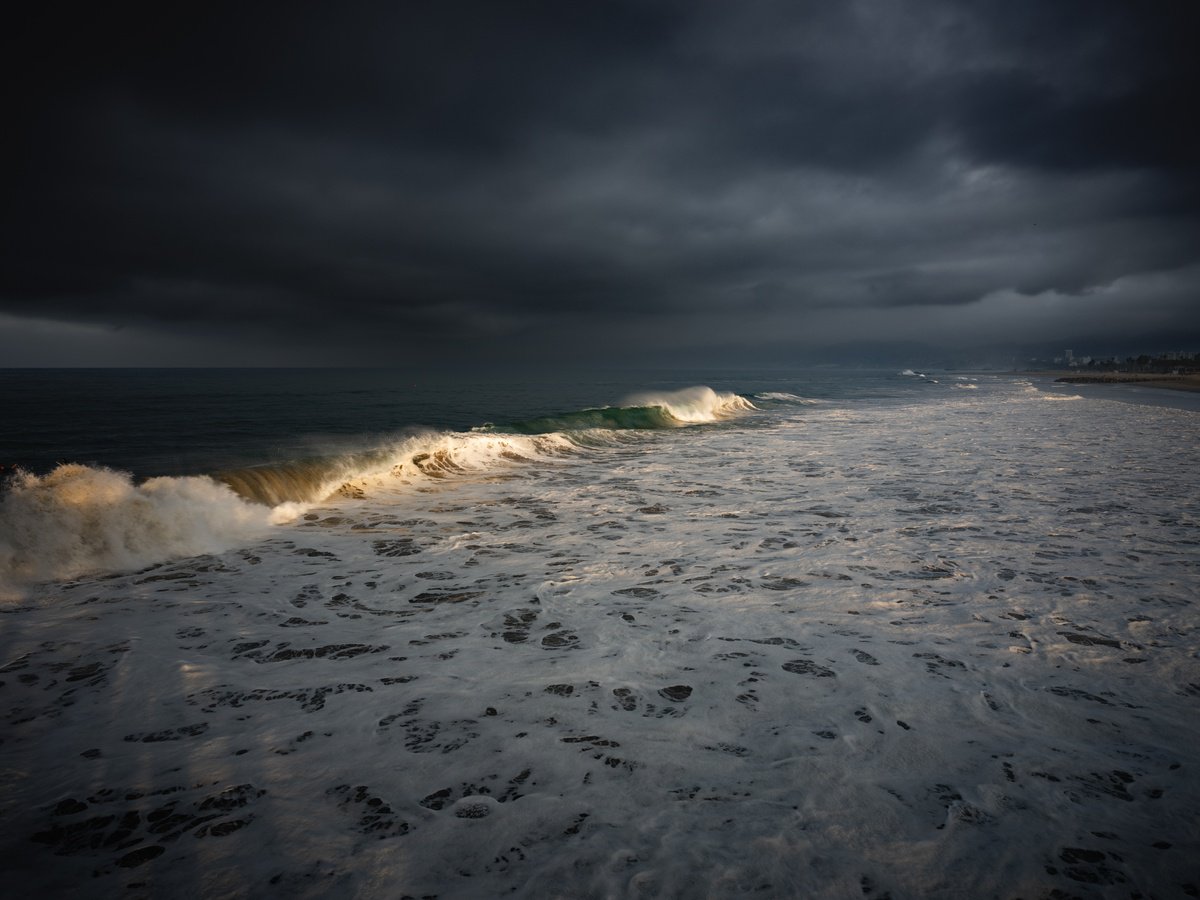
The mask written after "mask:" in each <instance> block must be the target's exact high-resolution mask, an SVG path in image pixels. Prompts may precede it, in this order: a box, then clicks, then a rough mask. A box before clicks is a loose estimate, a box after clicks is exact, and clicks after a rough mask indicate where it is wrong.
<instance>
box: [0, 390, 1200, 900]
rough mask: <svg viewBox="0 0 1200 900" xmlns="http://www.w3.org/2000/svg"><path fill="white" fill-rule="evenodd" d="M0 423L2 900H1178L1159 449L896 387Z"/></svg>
mask: <svg viewBox="0 0 1200 900" xmlns="http://www.w3.org/2000/svg"><path fill="white" fill-rule="evenodd" d="M4 386H5V388H6V395H7V396H8V397H9V398H16V399H15V400H14V404H11V405H10V409H15V412H12V413H11V414H10V415H9V416H8V418H7V420H6V428H7V431H6V432H5V437H4V439H3V441H2V442H0V445H2V447H3V453H4V454H5V459H2V460H0V462H4V463H8V464H18V465H19V466H20V467H21V468H20V470H19V471H18V472H17V474H15V475H14V476H12V477H11V478H10V480H9V482H8V485H7V487H6V490H5V493H4V496H3V500H2V501H0V504H2V505H0V572H2V573H3V575H2V577H3V581H4V587H3V589H2V590H3V592H4V595H5V598H6V599H5V600H4V601H3V602H2V604H0V698H3V703H0V713H2V714H3V717H4V718H3V721H4V730H3V737H2V743H0V816H2V818H0V821H2V822H3V825H2V826H0V834H2V840H0V855H2V858H3V860H4V863H5V876H4V879H5V885H6V887H7V888H9V889H12V890H15V891H16V892H17V893H18V894H20V895H34V894H37V893H41V894H49V895H64V896H65V895H70V894H78V893H79V892H80V891H84V890H86V892H87V893H88V894H89V896H116V895H122V896H139V895H142V896H164V895H168V896H169V895H184V894H188V895H193V894H194V895H204V896H243V895H250V894H253V895H256V896H258V895H267V896H280V897H291V896H314V897H315V896H331V895H332V896H364V897H375V896H378V897H401V896H413V897H420V896H438V897H492V896H503V895H515V896H530V897H608V896H614V897H681V896H688V897H692V896H695V897H730V896H742V895H753V896H772V897H774V896H778V897H794V896H813V897H864V896H866V897H873V898H881V897H885V896H890V897H892V898H894V900H898V898H901V897H968V896H969V897H1005V898H1014V897H1026V898H1034V897H1050V896H1062V897H1065V896H1080V897H1091V896H1098V897H1109V896H1111V897H1128V896H1139V895H1140V896H1146V897H1150V896H1155V897H1174V896H1189V895H1192V896H1194V895H1196V893H1197V892H1198V891H1200V878H1198V876H1197V874H1196V871H1197V870H1196V866H1195V859H1197V858H1200V839H1198V835H1197V828H1196V825H1195V821H1196V818H1195V810H1196V809H1197V808H1200V779H1198V778H1197V766H1198V765H1200V759H1198V755H1200V754H1198V751H1197V748H1198V747H1200V718H1198V717H1197V705H1198V703H1200V661H1198V660H1197V651H1198V648H1200V635H1198V633H1197V622H1196V612H1195V609H1196V607H1195V597H1196V596H1197V595H1198V594H1200V591H1198V590H1197V588H1198V587H1200V578H1198V571H1197V570H1198V564H1200V556H1198V554H1197V549H1198V546H1200V538H1198V532H1197V525H1198V523H1200V490H1198V488H1200V484H1198V482H1200V441H1198V440H1197V437H1198V436H1200V429H1198V428H1197V425H1198V423H1200V419H1198V418H1197V416H1198V413H1197V411H1196V409H1195V408H1194V405H1193V406H1192V407H1190V408H1174V406H1172V405H1170V404H1164V403H1158V402H1156V397H1157V394H1156V393H1155V392H1146V393H1144V394H1141V395H1138V396H1137V397H1135V398H1134V399H1137V400H1138V401H1139V402H1134V403H1130V402H1124V401H1125V400H1127V399H1128V398H1127V397H1122V398H1120V400H1117V399H1108V395H1105V394H1104V393H1103V392H1101V391H1080V390H1078V389H1077V388H1076V387H1075V386H1071V387H1070V388H1062V387H1058V388H1055V387H1054V386H1051V385H1043V384H1033V383H1030V382H1029V381H1028V380H1025V379H1021V378H1018V377H1014V376H971V375H958V376H956V375H953V374H948V373H936V374H935V373H918V372H913V371H907V372H904V373H896V372H888V373H859V374H856V375H852V376H847V375H844V374H836V373H828V372H816V373H814V372H807V373H727V374H726V375H724V376H723V377H721V378H714V377H711V375H710V376H709V377H704V376H703V375H702V374H701V373H682V374H679V375H671V376H669V377H668V376H664V375H662V374H660V373H640V374H638V375H637V377H636V378H635V377H633V376H628V375H622V376H619V377H618V376H597V377H592V378H589V379H582V378H581V379H577V380H574V381H569V382H559V383H554V384H546V383H544V382H543V381H539V380H538V379H532V378H531V379H526V380H518V379H512V380H509V381H489V382H486V383H484V382H473V381H471V380H468V379H464V380H461V381H458V382H453V383H450V382H444V381H436V382H435V381H433V380H431V379H422V378H421V377H419V376H414V375H412V374H411V373H387V372H385V373H380V372H312V371H310V372H264V373H254V372H190V373H189V372H177V373H170V372H158V373H136V372H96V373H82V374H81V373H67V372H49V373H43V374H40V375H32V374H30V373H7V374H6V375H5V381H4ZM1173 396H1177V395H1173ZM1175 405H1176V406H1178V405H1183V406H1185V407H1186V406H1187V404H1186V403H1183V404H1178V403H1176V404H1175Z"/></svg>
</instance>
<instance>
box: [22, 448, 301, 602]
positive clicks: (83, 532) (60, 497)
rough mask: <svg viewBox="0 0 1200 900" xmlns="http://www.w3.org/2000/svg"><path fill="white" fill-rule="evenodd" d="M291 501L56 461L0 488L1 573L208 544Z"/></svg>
mask: <svg viewBox="0 0 1200 900" xmlns="http://www.w3.org/2000/svg"><path fill="white" fill-rule="evenodd" d="M302 510H303V507H301V506H299V505H296V504H281V505H277V506H274V507H269V506H263V505H260V504H256V503H251V502H249V501H248V500H246V499H245V498H243V497H239V496H238V495H237V494H236V493H234V492H233V491H232V490H231V489H230V488H229V487H228V486H226V485H224V484H221V483H219V482H217V481H215V480H214V479H212V478H208V477H206V476H189V477H183V478H151V479H150V480H148V481H145V482H143V483H142V484H135V483H134V481H133V478H132V476H131V475H130V474H129V473H128V472H118V471H114V470H112V469H106V468H100V467H94V466H84V465H78V464H66V465H60V466H58V467H57V468H55V469H53V470H52V471H51V472H49V473H48V474H46V475H44V476H37V475H32V474H30V473H28V472H18V473H17V474H16V475H15V476H13V478H12V479H11V480H10V482H9V484H8V488H7V490H6V491H5V493H4V495H3V497H2V498H0V581H8V582H16V583H20V582H28V581H38V580H45V579H52V578H71V577H74V576H77V575H82V574H84V573H88V572H95V571H115V570H122V569H137V568H140V567H142V566H146V565H150V564H151V563H155V562H160V561H162V560H164V559H170V558H172V557H179V556H196V555H198V554H202V553H216V552H220V551H223V550H227V549H230V548H231V547H234V546H237V545H238V544H240V543H243V542H245V541H246V540H250V539H253V538H254V537H256V536H258V535H261V534H262V533H264V532H265V531H266V530H267V529H268V528H269V526H270V525H271V524H273V523H280V522H285V521H288V520H290V519H292V518H295V517H296V516H297V515H299V513H300V512H301V511H302Z"/></svg>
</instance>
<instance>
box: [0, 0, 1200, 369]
mask: <svg viewBox="0 0 1200 900" xmlns="http://www.w3.org/2000/svg"><path fill="white" fill-rule="evenodd" d="M408 6H411V5H405V6H404V7H401V6H398V5H391V4H388V5H385V4H380V5H378V6H372V5H365V4H350V5H341V4H339V5H338V7H337V9H336V10H335V9H334V8H333V7H332V6H329V7H317V6H315V5H313V6H308V5H297V4H290V5H276V4H251V5H249V6H244V5H238V6H235V5H225V4H205V5H203V6H196V7H191V8H187V9H179V8H174V7H172V8H160V9H158V10H157V11H156V12H153V13H142V12H138V13H137V14H134V13H133V12H128V11H125V12H122V11H120V10H113V9H111V8H107V7H106V8H96V9H92V10H90V11H85V12H82V13H80V12H74V13H72V14H71V15H65V14H64V13H63V11H59V10H54V9H50V10H48V11H43V12H41V13H40V14H39V15H40V18H34V19H26V20H24V21H20V22H17V23H16V25H15V27H13V28H12V29H10V33H9V35H8V39H9V40H10V41H12V42H14V46H13V47H11V48H10V50H11V51H12V52H10V53H8V54H6V59H7V60H8V65H9V68H10V71H9V73H8V75H9V78H8V83H9V84H10V85H14V86H15V90H14V91H13V98H12V101H11V102H10V104H9V106H8V110H7V118H8V124H9V129H8V130H9V131H10V133H12V134H14V135H16V136H17V138H16V140H13V141H10V142H8V144H7V146H6V147H5V148H4V151H3V152H4V153H5V171H6V174H7V180H8V181H9V190H8V191H7V199H6V202H5V204H4V206H3V213H0V216H2V222H3V238H4V246H3V250H2V251H0V252H2V253H3V268H2V271H0V313H5V314H7V315H5V316H3V318H0V351H4V350H6V349H8V350H9V351H10V352H11V351H12V348H18V347H23V348H24V351H23V352H24V356H22V357H21V358H22V359H23V360H26V361H28V358H29V356H30V354H31V353H33V351H32V350H30V348H32V347H37V348H38V351H37V352H38V353H39V354H40V353H42V352H44V353H45V362H46V363H50V364H55V363H69V362H71V361H72V360H83V361H108V362H112V361H124V362H133V363H136V362H139V361H143V360H150V359H151V356H154V355H155V354H160V353H161V348H162V347H165V346H170V347H172V348H175V349H174V350H173V351H172V352H173V353H175V354H176V355H175V356H174V357H173V358H174V359H176V360H177V361H182V362H189V363H201V364H203V363H214V364H221V363H227V362H232V363H243V362H256V361H270V362H273V363H278V362H295V363H301V364H302V363H306V362H311V361H327V362H381V363H386V362H401V361H405V360H419V359H434V358H438V357H442V356H445V355H447V354H452V353H453V354H457V355H459V356H469V357H473V358H478V359H481V360H501V359H505V358H510V357H511V356H513V355H514V354H516V355H525V356H529V355H530V354H539V353H541V354H553V355H556V356H558V357H560V358H580V357H582V356H587V355H589V354H590V355H592V356H594V357H597V358H603V357H611V358H625V357H627V358H631V359H632V358H640V359H646V358H649V355H650V354H653V353H655V352H661V351H671V352H673V353H678V354H682V355H683V356H684V357H686V355H687V353H688V352H689V349H690V351H691V352H694V353H696V354H704V358H706V359H707V358H728V359H738V358H744V359H753V358H755V357H756V354H757V353H759V351H760V350H761V348H764V347H767V346H770V347H773V348H776V350H778V351H779V352H780V353H786V352H788V351H789V350H794V351H795V352H796V353H797V354H798V355H799V357H800V358H803V356H804V354H805V353H809V352H812V351H813V348H818V347H821V346H823V345H833V344H839V343H842V342H847V341H855V340H863V341H878V342H886V341H887V340H889V339H896V340H904V341H910V342H911V341H920V340H928V341H936V342H946V343H950V344H953V345H956V346H970V345H976V344H978V345H983V344H989V345H994V344H996V343H997V342H998V341H1007V342H1010V343H1012V344H1013V345H1014V346H1015V345H1020V344H1033V343H1040V342H1043V341H1072V342H1073V343H1078V340H1076V338H1075V336H1076V335H1078V336H1079V340H1082V339H1085V338H1086V339H1092V340H1096V341H1098V342H1104V341H1109V342H1111V340H1113V339H1116V338H1117V337H1121V338H1127V339H1130V340H1144V341H1160V340H1166V339H1168V338H1169V339H1171V340H1173V341H1180V340H1182V341H1185V342H1187V341H1200V313H1198V312H1197V311H1196V308H1197V305H1196V304H1195V303H1193V302H1191V301H1190V300H1189V299H1188V298H1189V297H1194V289H1195V288H1196V286H1197V285H1196V277H1195V272H1196V267H1197V265H1198V264H1200V252H1198V251H1197V247H1200V187H1198V185H1200V178H1198V165H1200V144H1198V143H1197V138H1196V136H1195V134H1194V132H1195V131H1196V129H1194V128H1192V127H1191V126H1190V121H1189V119H1190V118H1191V114H1190V104H1191V103H1192V102H1194V96H1193V95H1194V92H1195V89H1196V87H1197V85H1200V64H1198V63H1197V61H1196V54H1194V53H1193V52H1191V49H1190V48H1189V47H1188V46H1186V42H1187V41H1188V38H1189V35H1194V34H1195V33H1196V32H1195V26H1196V25H1197V24H1200V17H1198V16H1197V13H1196V12H1194V11H1193V10H1194V7H1193V6H1192V5H1190V4H1186V3H1182V2H1181V3H1164V4H1159V5H1157V6H1155V7H1154V9H1153V10H1147V9H1140V8H1136V7H1134V6H1133V5H1131V4H1126V3H1091V2H1089V3H1082V2H1080V3H1070V2H1064V3H1054V4H1035V3H1028V4H1025V3H1016V4H1014V3H1005V4H1000V3H985V2H980V3H972V4H958V3H949V2H933V0H929V2H910V3H902V4H896V3H883V2H860V3H850V4H817V3H810V4H809V3H783V2H779V3H750V4H729V3H718V2H712V3H684V2H678V3H670V2H651V0H645V2H613V3H594V4H562V3H549V2H547V3H521V4H492V3H448V4H436V5H435V4H429V5H425V6H422V7H420V8H418V9H416V10H415V11H414V10H413V9H410V8H407V7H408ZM26 15H27V16H29V15H34V14H33V13H28V12H27V13H26ZM56 323H57V324H56ZM56 327H57V328H59V329H60V331H59V332H57V333H60V334H61V338H62V340H61V347H62V348H63V350H62V352H60V353H59V354H58V355H57V356H56V354H55V350H54V346H55V338H54V336H55V334H56V332H55V328H56ZM89 342H90V343H89ZM89 346H90V347H91V348H92V350H91V352H90V354H89V352H88V350H87V348H88V347H89ZM43 348H44V350H43ZM66 348H70V350H69V351H68V350H67V349H66ZM105 348H107V349H105ZM139 348H140V349H139ZM155 348H157V349H155ZM314 354H320V355H319V356H317V355H314ZM68 356H69V357H70V358H67V357H68ZM155 359H157V356H155Z"/></svg>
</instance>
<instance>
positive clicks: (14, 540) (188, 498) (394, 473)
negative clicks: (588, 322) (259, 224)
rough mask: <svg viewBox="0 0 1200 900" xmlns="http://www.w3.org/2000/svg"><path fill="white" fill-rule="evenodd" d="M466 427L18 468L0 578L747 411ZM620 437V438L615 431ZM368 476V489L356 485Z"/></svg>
mask: <svg viewBox="0 0 1200 900" xmlns="http://www.w3.org/2000/svg"><path fill="white" fill-rule="evenodd" d="M627 403H628V405H624V406H619V407H606V408H602V409H587V410H579V411H576V412H572V413H565V414H563V415H561V416H555V417H548V418H542V419H531V420H528V421H525V422H518V423H515V424H513V425H510V426H506V427H503V428H497V427H496V426H484V427H482V428H479V429H476V430H474V431H471V432H424V433H420V434H415V435H411V436H409V437H405V438H401V439H397V440H395V441H393V442H392V443H390V444H388V445H386V446H383V447H377V448H373V449H370V450H362V451H358V452H351V453H344V454H339V455H332V456H318V457H308V458H304V459H292V460H286V461H283V462H276V463H270V464H266V465H260V466H249V467H245V468H240V469H233V470H228V471H223V472H217V473H214V474H212V475H194V476H184V477H157V478H150V479H148V480H146V481H142V482H140V483H138V482H136V481H135V480H134V477H133V475H132V474H130V473H128V472H120V471H116V470H113V469H109V468H104V467H99V466H87V465H79V464H66V465H59V466H58V467H57V468H55V469H53V470H52V471H51V472H49V473H48V474H46V475H36V474H32V473H29V472H23V471H18V472H17V473H16V474H15V475H13V476H12V477H11V478H10V479H9V481H8V484H7V486H6V488H5V490H4V493H3V494H2V495H0V583H4V582H10V583H22V582H30V581H41V580H48V579H56V578H71V577H75V576H78V575H83V574H86V573H94V572H101V571H123V570H131V569H137V568H142V567H144V566H148V565H151V564H153V563H157V562H162V561H164V560H167V559H172V558H177V557H186V556H195V555H199V554H203V553H217V552H223V551H225V550H229V549H232V548H233V547H237V546H241V545H244V544H245V543H246V542H248V541H252V540H256V539H258V538H261V537H263V536H265V535H266V534H267V533H268V532H269V530H270V526H272V525H276V524H282V523H285V522H288V521H291V520H293V519H295V518H297V517H298V516H299V515H300V514H301V513H303V512H304V511H305V510H306V509H307V508H308V506H309V505H311V504H313V503H319V502H321V501H323V500H326V499H327V498H329V497H331V496H335V495H340V496H342V497H345V498H351V499H353V498H361V497H363V496H365V492H366V490H368V489H369V488H373V487H375V486H376V485H377V484H382V485H384V486H385V487H388V486H390V487H394V488H396V489H403V488H404V486H405V485H409V484H412V483H414V482H422V481H426V480H428V479H442V478H447V477H450V476H455V475H463V474H467V473H470V472H483V471H487V470H489V469H492V468H496V467H504V466H512V465H516V464H531V463H536V462H538V461H543V462H544V461H547V460H550V459H554V458H559V457H562V456H564V455H569V454H576V453H581V452H585V451H587V450H589V449H596V448H602V447H605V446H613V445H617V444H622V443H626V442H628V441H629V440H636V439H637V437H636V433H635V432H636V430H645V429H656V428H673V427H679V426H682V425H691V424H698V423H703V422H716V421H719V420H721V419H723V418H727V417H729V416H731V415H734V414H736V413H737V412H739V411H742V410H751V409H754V408H755V407H754V406H753V404H751V403H750V402H749V401H748V400H746V399H745V398H743V397H741V396H739V395H737V394H727V393H717V392H716V391H713V390H712V389H710V388H707V387H697V388H689V389H687V390H683V391H674V392H670V393H664V394H643V395H639V396H637V397H634V398H630V400H629V401H627ZM623 433H624V434H623ZM368 481H369V482H370V485H368Z"/></svg>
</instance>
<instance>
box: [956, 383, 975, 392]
mask: <svg viewBox="0 0 1200 900" xmlns="http://www.w3.org/2000/svg"><path fill="white" fill-rule="evenodd" d="M954 386H955V387H956V388H959V389H960V390H964V391H977V390H979V385H977V384H971V383H970V382H965V381H959V382H956V383H955V385H954Z"/></svg>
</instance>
